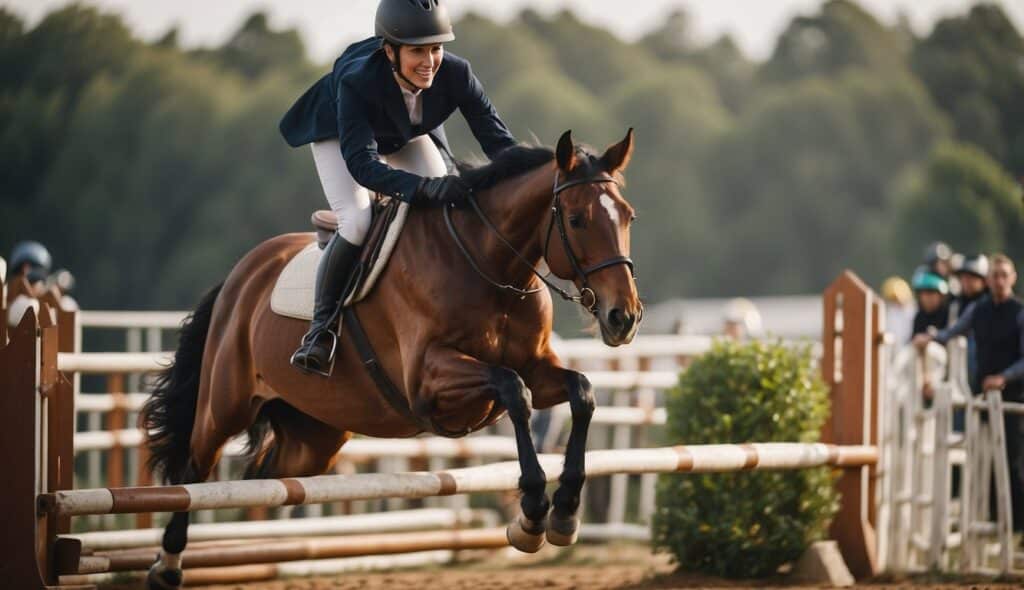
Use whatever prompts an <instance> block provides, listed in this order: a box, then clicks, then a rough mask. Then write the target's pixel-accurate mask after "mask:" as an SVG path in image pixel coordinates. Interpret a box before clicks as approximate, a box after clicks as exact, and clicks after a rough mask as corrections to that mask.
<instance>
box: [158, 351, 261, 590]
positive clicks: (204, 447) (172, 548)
mask: <svg viewBox="0 0 1024 590" xmlns="http://www.w3.org/2000/svg"><path fill="white" fill-rule="evenodd" d="M216 344H217V343H216V342H214V343H212V344H211V346H215V345H216ZM244 369H245V365H241V369H239V367H237V366H235V367H231V366H227V365H226V364H221V365H216V366H215V367H214V369H213V371H212V372H211V375H210V381H209V385H201V386H200V388H201V389H202V388H204V387H205V388H206V390H205V392H204V393H205V394H206V395H203V394H200V395H199V399H198V402H197V403H196V407H195V415H194V418H193V421H192V432H191V437H190V441H189V450H188V454H189V459H188V463H187V464H186V466H185V468H184V469H183V470H182V471H181V472H180V473H178V474H174V475H173V476H172V480H171V481H170V482H169V483H171V484H172V485H184V484H191V483H200V482H203V481H206V480H207V479H208V478H209V477H210V473H211V472H212V471H213V468H214V467H215V466H216V465H217V461H218V460H219V459H220V455H221V450H222V449H223V448H224V445H226V444H227V442H228V441H229V440H230V439H231V438H232V437H234V436H236V435H238V434H241V433H242V432H243V431H244V430H245V429H246V427H247V426H248V425H249V422H250V413H249V394H248V392H251V391H252V390H253V388H254V386H255V380H254V379H252V378H251V372H250V371H245V370H244ZM241 392H245V393H241ZM212 395H219V396H220V397H218V398H217V400H216V403H213V402H212V400H211V396H212ZM188 524H189V513H188V512H175V513H174V514H173V515H172V516H171V520H170V521H169V522H168V523H167V527H166V528H165V529H164V536H163V542H162V543H161V549H162V550H161V552H160V556H159V558H158V559H157V562H156V563H155V564H154V565H153V567H152V568H150V571H149V575H148V576H147V578H146V583H147V588H148V589H149V590H176V589H177V588H180V587H181V584H182V578H183V574H182V570H181V554H182V552H183V551H184V550H185V546H186V545H187V544H188Z"/></svg>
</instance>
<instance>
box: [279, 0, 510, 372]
mask: <svg viewBox="0 0 1024 590" xmlns="http://www.w3.org/2000/svg"><path fill="white" fill-rule="evenodd" d="M454 40H455V33H454V31H453V30H452V25H451V19H450V17H449V14H448V0H382V1H381V2H380V4H379V5H378V7H377V17H376V35H375V36H374V37H370V38H369V39H365V40H363V41H360V42H358V43H355V44H353V45H350V46H349V47H348V48H347V49H346V50H345V51H344V53H342V54H341V57H339V58H338V60H337V61H335V62H334V69H333V71H332V72H330V73H328V74H327V75H325V76H324V77H323V78H321V79H320V80H319V81H318V82H316V83H315V84H314V85H313V86H312V87H311V88H310V89H309V90H308V91H306V93H305V94H303V95H302V97H301V98H299V99H298V101H297V102H296V103H295V104H294V105H293V106H292V107H291V109H290V110H289V111H288V112H287V114H285V116H284V118H283V119H282V121H281V125H280V129H281V133H282V135H283V136H284V138H285V140H286V141H287V142H288V143H289V144H290V145H291V146H293V147H299V146H302V145H306V144H312V149H313V160H314V162H315V164H316V168H317V172H318V174H319V175H320V180H321V184H322V185H323V188H324V192H325V195H326V197H327V201H328V202H329V203H330V205H331V209H332V210H333V211H334V213H335V214H336V215H337V217H338V231H337V232H336V233H335V235H334V236H332V238H331V240H330V242H329V243H328V245H327V247H326V248H325V249H324V253H323V257H322V258H321V261H320V267H319V268H318V270H317V279H316V287H315V291H314V292H315V297H316V304H315V305H314V310H313V321H312V322H311V324H310V328H309V331H308V332H307V334H306V335H305V336H304V337H303V341H302V344H301V345H300V347H299V349H298V350H297V351H296V352H295V354H294V355H293V356H292V364H293V365H295V366H296V367H297V368H299V369H300V370H303V371H305V372H314V373H318V374H321V375H327V374H329V372H330V363H331V357H332V356H333V344H332V342H334V341H335V339H334V338H332V334H331V326H330V324H331V322H330V318H331V317H332V316H333V315H334V311H335V309H336V307H337V305H338V301H339V299H340V297H341V295H342V291H343V289H344V286H345V285H346V284H347V282H348V276H349V274H350V273H351V268H352V266H353V265H354V263H355V261H356V260H357V259H358V255H359V249H360V246H361V245H362V243H363V240H364V239H365V237H366V233H367V231H368V230H369V226H370V212H371V208H370V196H369V192H368V190H367V189H369V190H371V191H375V192H377V193H379V194H382V195H388V196H391V197H394V198H396V199H399V200H402V201H406V202H408V203H411V204H412V205H415V206H429V205H441V204H445V203H455V204H459V203H463V202H465V201H466V200H467V199H469V198H470V189H469V186H468V185H467V184H466V183H465V182H464V181H463V180H462V179H461V178H459V176H457V175H454V174H449V175H447V176H441V177H422V176H419V175H416V174H412V173H409V172H405V171H402V170H398V169H396V168H392V167H391V166H389V165H388V163H387V160H388V157H389V156H397V155H402V157H404V158H405V159H406V160H407V161H408V160H410V159H412V160H414V161H420V162H422V161H441V162H446V163H448V164H449V165H448V169H449V170H451V169H452V166H451V164H450V163H451V149H450V148H449V146H448V139H447V137H446V135H445V131H444V122H445V121H446V120H447V119H448V117H450V116H451V115H452V114H453V113H454V112H455V111H456V110H458V111H460V112H461V113H462V115H463V117H464V118H465V119H466V122H467V123H468V124H469V128H470V130H471V131H472V132H473V135H474V136H475V137H476V139H477V141H478V142H479V143H480V147H481V148H482V149H483V151H484V153H486V154H487V156H488V157H491V158H493V157H495V156H496V155H497V154H498V153H499V152H501V151H503V150H504V149H506V148H508V147H511V146H514V145H516V144H517V142H516V140H515V138H514V137H513V136H512V134H511V133H510V132H509V130H508V127H506V126H505V123H503V122H502V120H501V118H499V117H498V113H497V111H496V110H495V109H494V107H493V106H492V105H491V102H490V100H488V98H487V95H486V94H484V89H483V86H482V85H481V84H480V81H479V80H477V78H476V76H474V75H473V71H472V69H471V68H470V65H469V62H467V61H466V60H465V59H462V58H461V57H458V56H456V55H454V54H452V53H446V52H445V48H444V44H445V43H447V42H449V41H454Z"/></svg>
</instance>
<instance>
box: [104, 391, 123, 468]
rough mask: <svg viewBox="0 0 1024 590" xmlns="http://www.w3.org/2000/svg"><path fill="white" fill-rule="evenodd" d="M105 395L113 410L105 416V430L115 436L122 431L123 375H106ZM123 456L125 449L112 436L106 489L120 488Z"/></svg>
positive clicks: (116, 438) (118, 439) (108, 456)
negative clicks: (108, 396)
mask: <svg viewBox="0 0 1024 590" xmlns="http://www.w3.org/2000/svg"><path fill="white" fill-rule="evenodd" d="M107 393H109V394H110V396H111V398H112V399H113V401H114V409H113V410H111V411H110V412H109V413H108V414H107V430H108V431H110V432H113V433H115V434H120V432H119V431H121V430H123V429H124V425H125V409H124V399H125V398H124V395H123V394H124V374H123V373H111V374H109V375H107ZM124 456H125V449H124V447H122V446H121V439H120V437H119V436H114V444H113V445H111V447H110V451H109V454H108V455H107V487H111V488H120V487H123V486H124V485H125V483H124Z"/></svg>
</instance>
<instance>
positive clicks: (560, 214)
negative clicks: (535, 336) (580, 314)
mask: <svg viewBox="0 0 1024 590" xmlns="http://www.w3.org/2000/svg"><path fill="white" fill-rule="evenodd" d="M559 178H560V172H556V173H555V185H554V189H553V191H552V192H553V194H552V198H551V220H550V221H549V222H548V228H547V232H546V234H545V238H544V253H543V256H544V261H545V262H547V260H548V252H549V248H550V245H551V244H550V243H551V234H552V232H553V230H554V228H556V227H557V228H558V235H559V237H560V238H561V240H562V247H563V248H564V249H565V255H566V257H567V258H568V259H569V264H571V265H572V268H573V272H574V273H575V274H576V279H578V280H579V282H580V283H581V284H582V287H581V288H578V293H577V294H576V295H573V294H571V293H568V292H567V291H565V290H564V289H562V288H561V287H559V286H558V285H556V284H554V283H553V282H552V281H551V280H549V279H548V278H547V277H545V276H544V275H542V274H540V273H539V272H537V269H536V268H534V266H533V265H532V264H530V261H529V260H527V259H526V257H525V256H523V255H522V253H521V252H519V251H518V250H517V249H516V248H515V246H513V245H512V244H510V243H509V241H508V240H507V239H505V236H503V235H502V234H501V232H500V231H499V230H498V228H497V226H495V225H494V223H493V222H491V220H490V219H489V218H488V217H487V215H485V214H484V212H483V210H481V209H480V204H479V203H477V200H476V196H475V195H471V196H470V198H469V204H470V205H471V206H472V208H473V211H474V212H476V215H477V217H479V218H480V220H481V221H483V222H484V225H486V226H487V227H488V228H489V229H490V230H491V232H493V233H494V234H495V235H496V236H497V237H498V240H499V241H501V243H502V244H504V245H505V247H506V248H508V249H509V250H511V251H512V253H513V254H515V256H516V258H518V259H519V261H520V262H522V263H523V264H524V265H526V266H527V267H528V268H529V269H530V271H531V272H532V273H533V274H534V275H535V276H536V277H537V278H539V279H540V280H541V282H543V283H544V284H545V285H547V286H548V287H549V288H550V289H551V290H553V291H555V292H556V293H558V294H559V295H560V296H561V297H562V299H564V300H566V301H572V302H574V303H578V304H580V305H582V306H583V308H584V309H586V310H587V311H589V312H590V313H591V314H593V315H595V316H596V315H597V312H598V299H597V294H596V293H595V292H594V290H593V289H591V288H590V282H589V277H590V275H592V274H594V273H596V272H597V271H599V270H602V269H605V268H608V267H611V266H616V265H619V264H625V265H626V266H628V267H629V272H630V275H632V276H633V278H634V280H635V279H636V273H635V272H634V267H633V260H632V259H630V258H629V257H628V256H613V257H612V258H609V259H607V260H605V261H603V262H599V263H597V264H594V265H593V266H589V267H587V268H583V267H582V266H581V265H580V261H579V258H577V257H576V252H575V251H574V250H573V248H572V244H571V243H570V242H569V234H568V232H567V231H566V229H565V214H564V209H563V207H562V199H561V197H560V195H561V194H562V192H563V191H565V189H567V188H570V187H574V186H579V185H583V184H603V183H612V184H615V185H618V184H619V182H618V181H617V180H615V179H614V178H612V177H611V176H608V175H604V174H602V175H600V176H595V177H591V178H584V179H578V180H568V181H565V182H563V183H559ZM453 208H454V204H453V205H452V206H450V207H445V209H444V219H445V223H446V224H447V225H448V233H450V234H451V236H452V238H453V239H454V240H455V244H456V245H457V246H458V247H459V250H461V251H462V254H463V256H465V258H466V260H467V261H469V265H470V266H471V267H472V268H473V270H475V271H476V273H477V274H478V275H480V277H481V278H483V279H484V280H485V281H487V282H488V283H490V284H491V285H493V286H495V287H497V288H498V289H501V290H503V291H509V292H512V293H515V294H516V295H519V296H520V297H525V296H527V295H533V294H536V293H539V292H540V291H541V290H542V289H543V287H538V288H536V289H521V288H519V287H516V286H514V285H510V284H507V283H501V282H499V281H496V280H494V279H493V278H491V277H490V276H489V275H488V274H487V273H486V272H484V271H483V270H482V269H481V268H480V266H479V265H478V264H477V263H476V260H474V258H473V256H472V254H470V252H469V250H468V249H467V248H466V246H465V244H464V243H463V241H462V238H460V237H459V234H458V232H457V231H456V230H455V224H454V223H452V218H451V209H453Z"/></svg>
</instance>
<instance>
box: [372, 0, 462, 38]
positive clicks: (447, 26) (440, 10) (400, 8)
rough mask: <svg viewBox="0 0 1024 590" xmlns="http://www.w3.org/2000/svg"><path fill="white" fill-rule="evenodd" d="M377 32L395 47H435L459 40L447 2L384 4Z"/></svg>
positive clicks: (397, 1) (420, 0)
mask: <svg viewBox="0 0 1024 590" xmlns="http://www.w3.org/2000/svg"><path fill="white" fill-rule="evenodd" d="M376 32H377V36H378V37H381V38H383V39H384V41H385V42H387V43H391V44H392V45H431V44H433V43H448V42H449V41H454V40H455V33H454V32H453V31H452V21H451V18H449V16H448V6H447V4H446V3H445V2H444V0H381V3H380V5H379V6H378V7H377V22H376Z"/></svg>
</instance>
